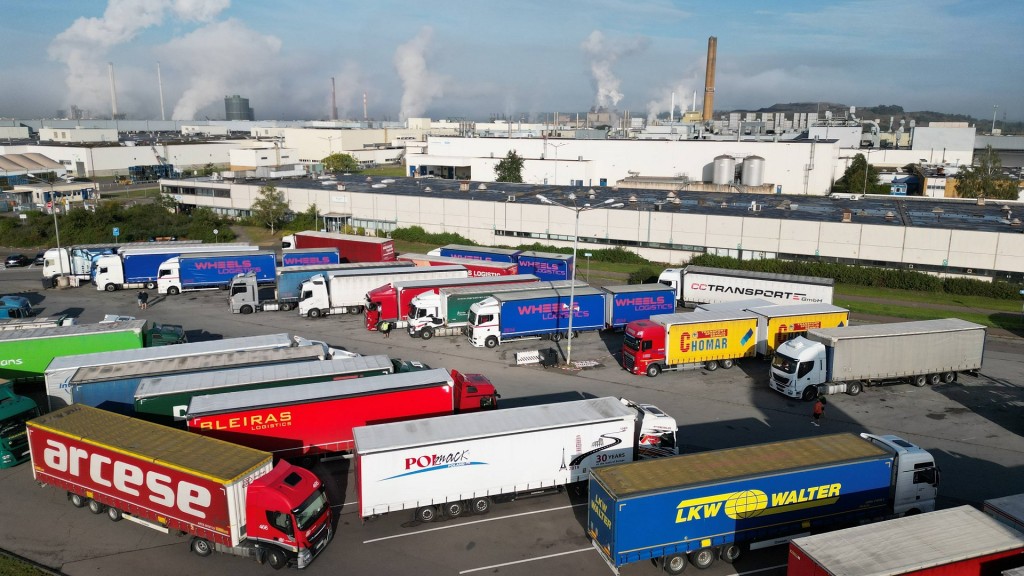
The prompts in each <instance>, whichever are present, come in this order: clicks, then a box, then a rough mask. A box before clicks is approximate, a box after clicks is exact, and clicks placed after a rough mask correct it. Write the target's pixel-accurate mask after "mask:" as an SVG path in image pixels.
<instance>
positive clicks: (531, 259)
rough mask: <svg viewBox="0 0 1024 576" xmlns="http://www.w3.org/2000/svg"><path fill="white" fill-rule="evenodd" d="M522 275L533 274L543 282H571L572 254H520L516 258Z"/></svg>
mask: <svg viewBox="0 0 1024 576" xmlns="http://www.w3.org/2000/svg"><path fill="white" fill-rule="evenodd" d="M516 263H517V264H519V270H520V272H519V273H520V274H533V275H534V276H536V277H538V278H540V279H541V280H571V279H572V267H573V257H572V254H557V253H553V252H532V251H530V252H520V253H519V254H518V255H517V256H516Z"/></svg>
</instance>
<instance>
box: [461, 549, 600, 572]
mask: <svg viewBox="0 0 1024 576" xmlns="http://www.w3.org/2000/svg"><path fill="white" fill-rule="evenodd" d="M588 550H589V551H591V552H595V550H594V547H593V546H588V547H586V548H580V549H579V550H570V551H568V552H559V553H558V554H548V555H547V556H537V557H536V558H526V559H523V560H516V561H515V562H505V563H504V564H492V565H490V566H481V567H479V568H470V569H469V570H463V571H461V572H459V574H469V573H471V572H480V571H481V570H493V569H495V568H503V567H505V566H512V565H513V564H522V563H524V562H535V561H537V560H547V559H548V558H555V557H558V556H565V555H567V554H576V553H578V552H586V551H588Z"/></svg>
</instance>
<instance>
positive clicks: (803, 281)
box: [658, 266, 835, 308]
mask: <svg viewBox="0 0 1024 576" xmlns="http://www.w3.org/2000/svg"><path fill="white" fill-rule="evenodd" d="M658 282H661V283H662V284H667V285H669V286H672V287H673V288H675V289H676V295H677V296H676V297H677V298H678V299H679V303H680V304H681V305H682V306H687V307H691V308H692V307H694V306H696V305H698V304H713V303H716V302H729V301H732V300H743V299H747V298H764V299H766V300H769V301H771V302H772V303H773V304H799V303H811V302H817V303H825V304H831V303H832V292H833V288H834V286H835V280H833V279H832V278H819V277H816V276H795V275H791V274H773V273H769V272H749V271H746V270H730V269H727V268H709V267H707V266H687V267H685V268H669V269H667V270H665V271H664V272H662V273H661V275H660V276H658Z"/></svg>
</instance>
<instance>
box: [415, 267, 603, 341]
mask: <svg viewBox="0 0 1024 576" xmlns="http://www.w3.org/2000/svg"><path fill="white" fill-rule="evenodd" d="M571 284H572V283H571V282H567V281H556V282H545V281H540V282H530V283H528V284H492V285H490V286H463V287H453V288H441V289H440V290H438V291H437V293H434V292H423V293H422V294H419V295H417V296H416V297H414V298H413V299H412V302H410V304H409V324H408V331H409V335H410V336H412V337H413V338H417V337H418V338H423V339H424V340H430V339H431V338H433V337H434V336H454V335H456V334H462V333H463V330H464V329H465V327H466V326H467V325H468V324H469V308H470V306H472V305H473V304H476V303H477V302H480V301H481V300H484V299H486V298H488V297H490V296H493V295H495V294H502V293H505V292H517V291H522V290H551V289H553V288H568V287H569V286H570V285H571ZM586 286H587V284H586V282H583V281H582V280H577V281H576V288H583V287H586Z"/></svg>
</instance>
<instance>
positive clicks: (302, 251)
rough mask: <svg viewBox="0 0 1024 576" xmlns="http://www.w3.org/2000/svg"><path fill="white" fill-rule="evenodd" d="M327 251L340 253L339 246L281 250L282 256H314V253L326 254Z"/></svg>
mask: <svg viewBox="0 0 1024 576" xmlns="http://www.w3.org/2000/svg"><path fill="white" fill-rule="evenodd" d="M327 250H331V251H334V252H337V251H338V247H337V246H324V247H322V248H282V249H281V254H282V255H284V254H312V253H315V252H324V251H327Z"/></svg>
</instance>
